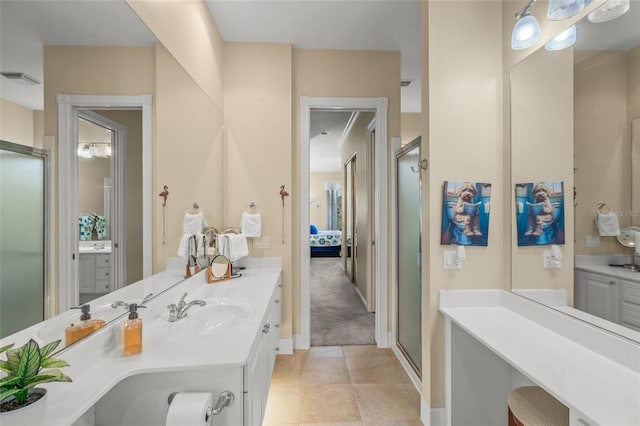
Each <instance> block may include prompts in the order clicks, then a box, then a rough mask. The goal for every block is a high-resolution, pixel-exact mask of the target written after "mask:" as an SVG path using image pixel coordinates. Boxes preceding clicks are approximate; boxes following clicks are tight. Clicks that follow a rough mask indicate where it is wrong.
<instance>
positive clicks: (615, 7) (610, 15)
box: [589, 0, 631, 24]
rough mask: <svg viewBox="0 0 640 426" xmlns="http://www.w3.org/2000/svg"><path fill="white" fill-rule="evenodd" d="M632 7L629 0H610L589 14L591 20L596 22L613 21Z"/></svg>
mask: <svg viewBox="0 0 640 426" xmlns="http://www.w3.org/2000/svg"><path fill="white" fill-rule="evenodd" d="M630 8H631V2H630V1H629V0H609V1H608V2H606V3H605V4H604V5H602V7H600V8H598V9H596V10H594V11H593V12H591V13H590V14H589V21H591V22H593V23H596V24H598V23H600V22H607V21H611V20H612V19H616V18H618V17H620V16H622V15H624V14H625V13H627V11H628V10H629V9H630Z"/></svg>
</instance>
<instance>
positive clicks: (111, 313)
mask: <svg viewBox="0 0 640 426" xmlns="http://www.w3.org/2000/svg"><path fill="white" fill-rule="evenodd" d="M141 300H142V299H136V300H133V299H132V300H131V302H135V301H141ZM90 305H91V319H101V320H103V321H104V322H105V324H106V323H108V322H109V321H111V320H113V319H115V318H116V317H118V316H120V315H123V314H125V313H126V311H125V310H124V309H123V308H118V309H114V308H112V307H111V304H110V303H109V304H105V305H100V306H94V305H92V304H91V303H90ZM80 315H81V313H80V310H79V309H72V310H69V311H66V312H64V313H63V314H60V315H56V316H55V317H53V318H50V319H49V320H47V321H46V322H45V323H44V324H43V325H42V326H41V327H40V328H39V329H38V331H37V332H36V336H37V337H38V338H39V339H41V340H42V341H43V342H44V343H49V342H51V341H52V340H58V339H60V340H62V344H63V345H64V331H65V328H66V327H67V326H68V325H70V324H71V323H74V324H77V323H79V322H80ZM60 348H62V346H60Z"/></svg>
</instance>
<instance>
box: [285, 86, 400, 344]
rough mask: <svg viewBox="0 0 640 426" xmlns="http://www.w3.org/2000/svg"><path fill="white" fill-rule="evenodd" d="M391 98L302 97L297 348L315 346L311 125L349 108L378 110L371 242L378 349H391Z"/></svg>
mask: <svg viewBox="0 0 640 426" xmlns="http://www.w3.org/2000/svg"><path fill="white" fill-rule="evenodd" d="M388 104H389V101H388V98H386V97H368V98H349V97H310V96H301V97H300V105H299V120H300V135H299V136H300V142H299V165H300V166H299V167H300V199H299V203H300V204H299V214H300V230H299V231H300V335H298V336H295V340H294V346H295V348H296V349H308V348H309V347H310V345H311V297H310V284H309V275H310V263H311V256H310V253H309V250H310V249H309V139H310V136H309V133H310V129H309V125H310V122H311V110H312V109H315V108H324V109H346V110H374V111H375V112H376V123H375V129H376V133H375V148H376V149H375V151H376V153H375V178H376V179H377V182H375V183H374V185H373V188H374V192H373V194H372V195H373V197H374V200H375V201H374V204H375V208H376V212H377V213H378V215H377V221H376V224H375V228H376V229H375V233H374V235H372V238H371V240H372V241H375V245H373V246H372V249H373V250H374V252H375V255H374V256H375V259H376V266H375V269H376V271H375V277H376V281H375V282H376V291H375V305H376V309H375V339H376V343H377V345H378V347H380V348H386V347H388V346H389V336H388V333H387V310H388V306H387V289H388V285H387V207H388V202H387V199H388V195H387V175H388V170H387V158H388V152H387V151H388V144H387V140H388V136H387V109H388Z"/></svg>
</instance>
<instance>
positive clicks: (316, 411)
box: [264, 345, 422, 426]
mask: <svg viewBox="0 0 640 426" xmlns="http://www.w3.org/2000/svg"><path fill="white" fill-rule="evenodd" d="M294 425H298V426H306V425H309V426H422V422H420V395H419V394H418V392H417V391H416V390H415V387H414V386H413V384H412V383H411V382H410V380H409V377H408V376H407V374H406V373H405V372H404V370H403V369H402V366H401V365H400V362H398V359H397V358H396V357H395V355H394V354H393V352H392V351H391V350H390V349H379V348H377V347H375V346H369V345H356V346H314V347H312V348H311V349H310V350H309V351H295V353H294V354H293V355H278V357H277V359H276V365H275V369H274V372H273V379H272V381H271V389H270V391H269V399H268V401H267V411H266V413H265V418H264V426H294Z"/></svg>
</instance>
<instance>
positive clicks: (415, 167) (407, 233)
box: [396, 139, 422, 376]
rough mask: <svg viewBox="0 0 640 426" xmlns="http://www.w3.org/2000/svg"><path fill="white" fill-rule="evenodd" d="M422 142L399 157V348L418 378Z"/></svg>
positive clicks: (419, 359)
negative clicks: (420, 163)
mask: <svg viewBox="0 0 640 426" xmlns="http://www.w3.org/2000/svg"><path fill="white" fill-rule="evenodd" d="M419 162H420V139H417V140H415V141H413V142H411V143H410V144H407V145H405V146H404V147H403V148H401V149H400V150H399V151H398V152H397V154H396V165H397V169H396V170H397V171H396V173H397V197H398V198H397V230H398V241H397V242H398V258H397V266H398V288H397V293H398V298H397V309H396V312H397V324H398V328H397V330H398V333H397V344H398V347H399V348H400V350H401V351H402V352H403V353H404V355H405V357H406V358H407V360H408V361H409V363H410V364H411V365H412V367H413V368H414V370H415V371H416V373H417V374H418V376H420V373H421V370H422V338H421V322H422V318H421V304H422V286H421V282H422V270H421V253H420V239H421V236H420V216H421V214H422V213H421V197H420V166H419Z"/></svg>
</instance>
